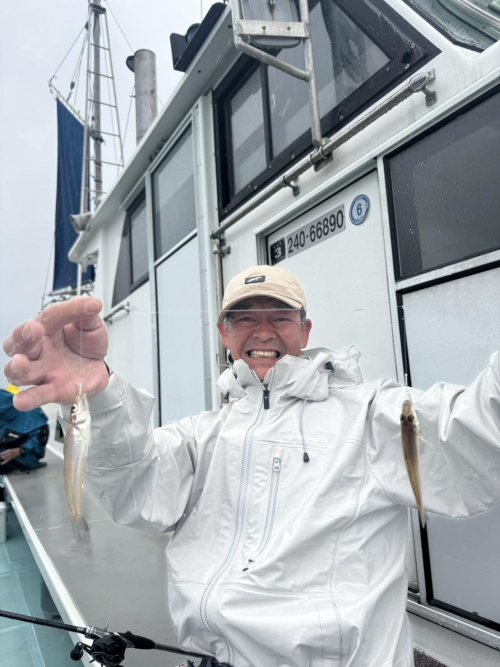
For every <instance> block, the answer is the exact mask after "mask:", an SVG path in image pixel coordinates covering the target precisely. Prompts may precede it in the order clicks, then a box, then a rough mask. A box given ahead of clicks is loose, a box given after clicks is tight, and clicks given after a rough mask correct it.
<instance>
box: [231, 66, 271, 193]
mask: <svg viewBox="0 0 500 667" xmlns="http://www.w3.org/2000/svg"><path fill="white" fill-rule="evenodd" d="M229 105H230V118H231V137H232V142H231V149H232V156H231V157H232V163H233V170H232V172H233V176H234V189H235V191H236V192H239V191H240V190H241V189H242V188H243V187H244V186H245V185H247V184H248V183H250V181H251V180H252V179H253V178H255V176H258V175H259V174H260V173H261V171H262V170H263V169H265V168H266V145H265V139H264V112H263V107H262V86H261V77H260V72H259V71H256V72H254V73H253V74H252V75H251V76H250V78H249V79H248V81H247V82H246V83H245V84H244V85H243V86H242V87H241V88H240V89H239V90H238V91H237V92H236V93H235V94H234V95H233V97H231V98H230V100H229Z"/></svg>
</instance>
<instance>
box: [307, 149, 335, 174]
mask: <svg viewBox="0 0 500 667" xmlns="http://www.w3.org/2000/svg"><path fill="white" fill-rule="evenodd" d="M323 148H324V144H322V145H321V146H320V147H319V148H318V150H317V151H316V156H318V155H320V156H321V158H322V159H319V160H318V161H317V162H316V160H315V161H313V160H312V159H311V162H312V163H313V165H314V171H320V169H323V167H326V165H327V164H329V163H330V162H333V152H330V153H327V154H326V155H325V153H324V151H323ZM311 157H312V156H311Z"/></svg>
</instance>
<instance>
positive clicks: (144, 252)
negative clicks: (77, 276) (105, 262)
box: [112, 192, 149, 306]
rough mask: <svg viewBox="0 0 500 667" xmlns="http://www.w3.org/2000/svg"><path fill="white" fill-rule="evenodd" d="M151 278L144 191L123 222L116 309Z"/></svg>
mask: <svg viewBox="0 0 500 667" xmlns="http://www.w3.org/2000/svg"><path fill="white" fill-rule="evenodd" d="M148 279H149V266H148V238H147V227H146V196H145V193H144V192H143V193H142V194H140V195H139V197H137V199H136V200H135V201H134V202H133V203H132V205H131V206H130V208H128V209H127V214H126V216H125V221H124V223H123V231H122V238H121V242H120V252H119V255H118V264H117V267H116V274H115V284H114V288H113V301H112V306H116V305H117V304H119V303H120V301H123V299H126V298H127V297H128V296H129V294H130V293H131V292H133V291H134V290H135V289H136V288H137V287H140V286H141V285H142V284H143V283H144V282H146V280H148Z"/></svg>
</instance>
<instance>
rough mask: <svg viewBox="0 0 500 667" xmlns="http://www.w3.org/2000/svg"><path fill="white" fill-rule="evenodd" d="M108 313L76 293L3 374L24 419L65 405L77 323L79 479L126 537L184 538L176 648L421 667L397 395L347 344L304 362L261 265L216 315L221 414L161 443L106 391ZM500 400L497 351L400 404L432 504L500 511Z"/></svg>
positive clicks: (163, 434) (115, 384)
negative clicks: (414, 420) (223, 361)
mask: <svg viewBox="0 0 500 667" xmlns="http://www.w3.org/2000/svg"><path fill="white" fill-rule="evenodd" d="M99 309H100V303H99V302H98V301H97V300H96V299H90V298H89V299H75V300H73V301H72V302H69V303H65V304H60V305H58V306H54V307H53V308H50V309H48V310H46V311H45V312H44V313H42V314H41V316H40V317H39V318H38V320H37V321H31V322H29V323H27V324H25V325H24V327H18V328H17V329H16V330H15V331H14V332H13V335H12V336H11V337H9V339H8V340H7V341H6V343H5V346H4V347H5V350H6V352H7V354H9V355H10V356H12V357H13V359H12V361H11V362H9V364H7V366H6V369H5V370H6V374H7V375H8V376H9V377H11V378H13V379H14V380H16V381H17V382H18V383H19V384H27V383H30V384H34V385H35V387H33V388H31V389H28V390H27V391H26V392H22V393H21V394H20V395H19V396H17V397H16V404H17V406H18V407H19V408H20V409H29V408H32V407H34V406H35V405H38V404H40V403H43V402H46V401H60V402H61V403H63V404H68V403H70V402H71V401H72V400H73V398H74V396H75V394H76V393H77V391H78V384H77V383H78V382H79V381H80V375H79V372H78V368H79V362H80V360H79V356H78V351H79V339H80V329H83V335H82V339H83V355H84V359H83V360H82V377H83V384H84V387H83V388H84V390H86V391H88V392H89V393H90V394H92V395H94V398H93V399H92V400H91V407H92V423H93V446H92V449H91V453H90V455H89V468H88V471H87V477H86V485H87V488H89V489H91V490H92V492H93V493H94V495H95V497H96V498H97V499H98V500H99V502H100V503H101V504H102V505H103V507H104V508H105V509H106V511H107V512H108V513H109V514H110V515H111V516H112V518H113V519H114V520H115V521H116V522H117V523H120V524H123V525H128V526H131V527H134V528H138V529H141V530H145V531H149V532H153V533H161V532H165V531H175V532H174V536H173V539H172V541H171V543H170V545H169V548H168V550H167V556H168V572H169V592H168V595H169V602H170V607H171V614H172V618H173V621H174V624H175V625H176V627H177V632H178V637H179V641H180V643H181V645H182V646H183V648H185V649H188V650H192V651H194V652H197V653H206V654H211V655H215V656H216V657H217V659H218V660H219V661H221V662H227V663H229V664H231V665H234V666H235V667H250V666H254V667H271V666H273V667H285V666H286V667H288V666H290V667H291V666H294V667H305V666H308V667H334V666H335V667H341V666H342V667H408V665H412V664H413V655H412V641H411V633H410V628H409V622H408V620H407V617H406V612H405V606H406V592H407V581H406V573H405V553H406V526H407V511H406V508H407V507H414V506H415V498H414V495H413V491H412V488H411V485H410V482H409V479H408V475H407V472H406V469H405V465H404V461H403V456H402V452H401V445H400V442H399V439H398V438H397V435H398V433H399V430H400V427H399V418H400V414H401V407H402V403H403V401H404V400H405V399H407V397H408V390H407V389H406V388H404V387H401V386H399V385H397V384H396V383H395V382H393V381H392V380H387V379H386V380H380V381H377V382H370V383H363V382H362V379H361V373H360V370H359V365H358V358H359V356H360V355H359V352H358V351H357V350H356V348H350V349H349V350H348V351H347V352H345V353H342V354H338V353H335V352H331V351H329V350H326V349H318V350H310V351H308V352H306V353H304V354H302V352H301V351H302V349H303V348H304V347H305V346H306V345H307V341H308V337H309V332H310V329H311V321H310V320H308V319H306V316H305V314H306V310H307V305H306V298H305V294H304V291H303V289H302V286H301V285H300V283H299V281H298V280H297V278H296V277H295V276H294V275H293V274H291V273H290V272H288V271H285V270H283V269H280V268H276V267H268V266H258V267H253V268H251V269H249V270H248V271H245V272H243V273H242V274H240V275H238V276H236V278H234V279H233V280H232V281H231V282H230V283H229V284H228V286H227V289H226V292H225V295H224V301H223V310H222V312H221V314H220V317H219V324H218V326H219V330H220V333H221V335H222V337H223V339H224V343H225V345H226V347H227V348H228V349H229V350H230V353H231V368H229V369H228V370H226V371H225V373H223V375H222V376H221V378H220V380H219V386H220V388H221V390H222V392H223V393H224V394H225V395H226V396H227V397H228V400H229V403H228V404H227V405H225V406H224V407H223V408H222V410H220V411H216V412H208V413H202V414H201V415H199V416H197V417H189V418H187V419H183V420H182V421H181V422H179V423H178V424H174V425H170V426H166V427H163V428H159V429H155V430H154V431H153V430H152V428H151V426H150V415H151V411H152V409H153V398H152V397H151V396H149V395H148V394H147V393H146V392H145V391H143V390H138V389H135V388H133V387H131V386H130V385H129V384H127V382H126V381H124V380H122V379H121V378H119V377H118V376H117V375H116V374H112V375H111V378H110V379H109V385H108V373H107V370H106V367H105V365H104V363H103V359H104V355H105V353H106V334H105V329H104V327H103V325H102V322H101V320H100V318H99V317H98V316H97V312H98V311H99ZM63 332H64V333H63ZM106 385H108V386H106ZM499 389H500V374H499V355H498V353H495V354H494V355H493V357H492V359H491V365H490V368H488V369H487V370H486V371H484V372H483V373H482V374H481V375H480V376H479V377H478V378H477V380H476V381H475V382H474V384H473V385H472V386H471V387H469V388H467V389H464V388H461V387H457V386H451V385H446V384H438V385H435V386H434V387H432V388H431V389H429V390H428V391H427V392H425V393H424V392H419V391H418V390H413V389H412V390H411V395H412V398H413V402H414V406H415V410H416V412H417V415H418V419H419V422H420V429H421V432H422V434H423V435H425V438H426V440H427V441H428V442H429V443H431V444H432V447H429V446H427V445H422V447H421V457H420V463H421V473H422V480H423V498H424V504H425V507H426V509H427V510H430V511H431V512H437V513H440V514H444V515H447V516H453V517H458V516H470V515H471V514H475V513H478V512H481V511H485V510H487V509H489V508H491V507H493V506H494V505H495V503H498V502H499V500H500V489H499V480H500V447H499V441H500V440H499V431H500V393H499ZM62 412H63V414H64V419H65V420H66V421H67V419H68V408H67V406H66V407H65V406H63V407H62ZM394 436H396V438H395V437H394Z"/></svg>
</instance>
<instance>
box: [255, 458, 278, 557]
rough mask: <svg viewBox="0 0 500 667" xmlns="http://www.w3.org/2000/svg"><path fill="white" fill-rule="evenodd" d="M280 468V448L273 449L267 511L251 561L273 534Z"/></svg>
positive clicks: (258, 554) (265, 545) (262, 549)
mask: <svg viewBox="0 0 500 667" xmlns="http://www.w3.org/2000/svg"><path fill="white" fill-rule="evenodd" d="M281 469H282V459H281V450H275V451H274V453H273V459H272V462H271V484H270V487H269V499H268V502H267V512H266V518H265V522H264V530H263V533H262V539H261V541H260V544H259V546H258V548H257V550H256V551H255V552H254V554H253V556H252V557H251V558H250V559H249V560H250V561H251V562H253V561H256V560H257V559H258V558H259V556H260V555H261V554H262V553H263V551H264V549H265V548H266V547H267V545H268V544H269V542H270V540H271V536H272V534H273V528H274V520H275V517H276V506H277V504H278V492H279V486H280V477H281Z"/></svg>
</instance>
